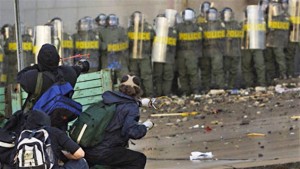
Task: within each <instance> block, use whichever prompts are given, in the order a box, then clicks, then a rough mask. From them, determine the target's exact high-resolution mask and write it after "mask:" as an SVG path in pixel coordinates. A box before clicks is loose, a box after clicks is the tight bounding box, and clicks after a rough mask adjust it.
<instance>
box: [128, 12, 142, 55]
mask: <svg viewBox="0 0 300 169" xmlns="http://www.w3.org/2000/svg"><path fill="white" fill-rule="evenodd" d="M132 19H133V33H132V34H131V35H130V36H129V38H130V39H132V40H133V46H132V58H133V59H142V58H143V55H142V51H143V37H144V15H142V14H141V15H134V17H133V18H132Z"/></svg>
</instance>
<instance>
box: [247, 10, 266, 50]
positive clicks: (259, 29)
mask: <svg viewBox="0 0 300 169" xmlns="http://www.w3.org/2000/svg"><path fill="white" fill-rule="evenodd" d="M246 15H247V18H246V20H245V22H244V39H243V41H242V49H265V48H266V46H265V39H266V23H265V20H264V16H263V13H262V10H261V8H260V7H259V6H258V5H248V6H247V9H246Z"/></svg>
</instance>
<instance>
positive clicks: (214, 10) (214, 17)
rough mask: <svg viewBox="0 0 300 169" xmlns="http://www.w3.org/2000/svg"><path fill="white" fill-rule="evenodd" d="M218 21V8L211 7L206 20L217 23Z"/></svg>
mask: <svg viewBox="0 0 300 169" xmlns="http://www.w3.org/2000/svg"><path fill="white" fill-rule="evenodd" d="M217 19H218V10H217V8H214V7H211V8H209V9H208V10H207V11H206V20H207V21H215V20H217Z"/></svg>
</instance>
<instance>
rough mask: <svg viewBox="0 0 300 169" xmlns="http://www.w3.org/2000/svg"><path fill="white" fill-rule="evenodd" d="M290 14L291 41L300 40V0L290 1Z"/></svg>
mask: <svg viewBox="0 0 300 169" xmlns="http://www.w3.org/2000/svg"><path fill="white" fill-rule="evenodd" d="M289 14H290V19H291V24H292V26H291V30H290V41H291V42H300V1H299V0H290V1H289Z"/></svg>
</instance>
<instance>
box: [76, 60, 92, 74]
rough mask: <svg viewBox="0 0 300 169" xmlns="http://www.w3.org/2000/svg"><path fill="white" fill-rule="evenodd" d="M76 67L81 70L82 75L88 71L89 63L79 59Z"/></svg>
mask: <svg viewBox="0 0 300 169" xmlns="http://www.w3.org/2000/svg"><path fill="white" fill-rule="evenodd" d="M76 66H79V67H80V68H81V72H82V73H87V72H88V71H89V69H90V63H89V62H88V61H87V60H86V59H80V60H79V61H78V62H77V63H76Z"/></svg>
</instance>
